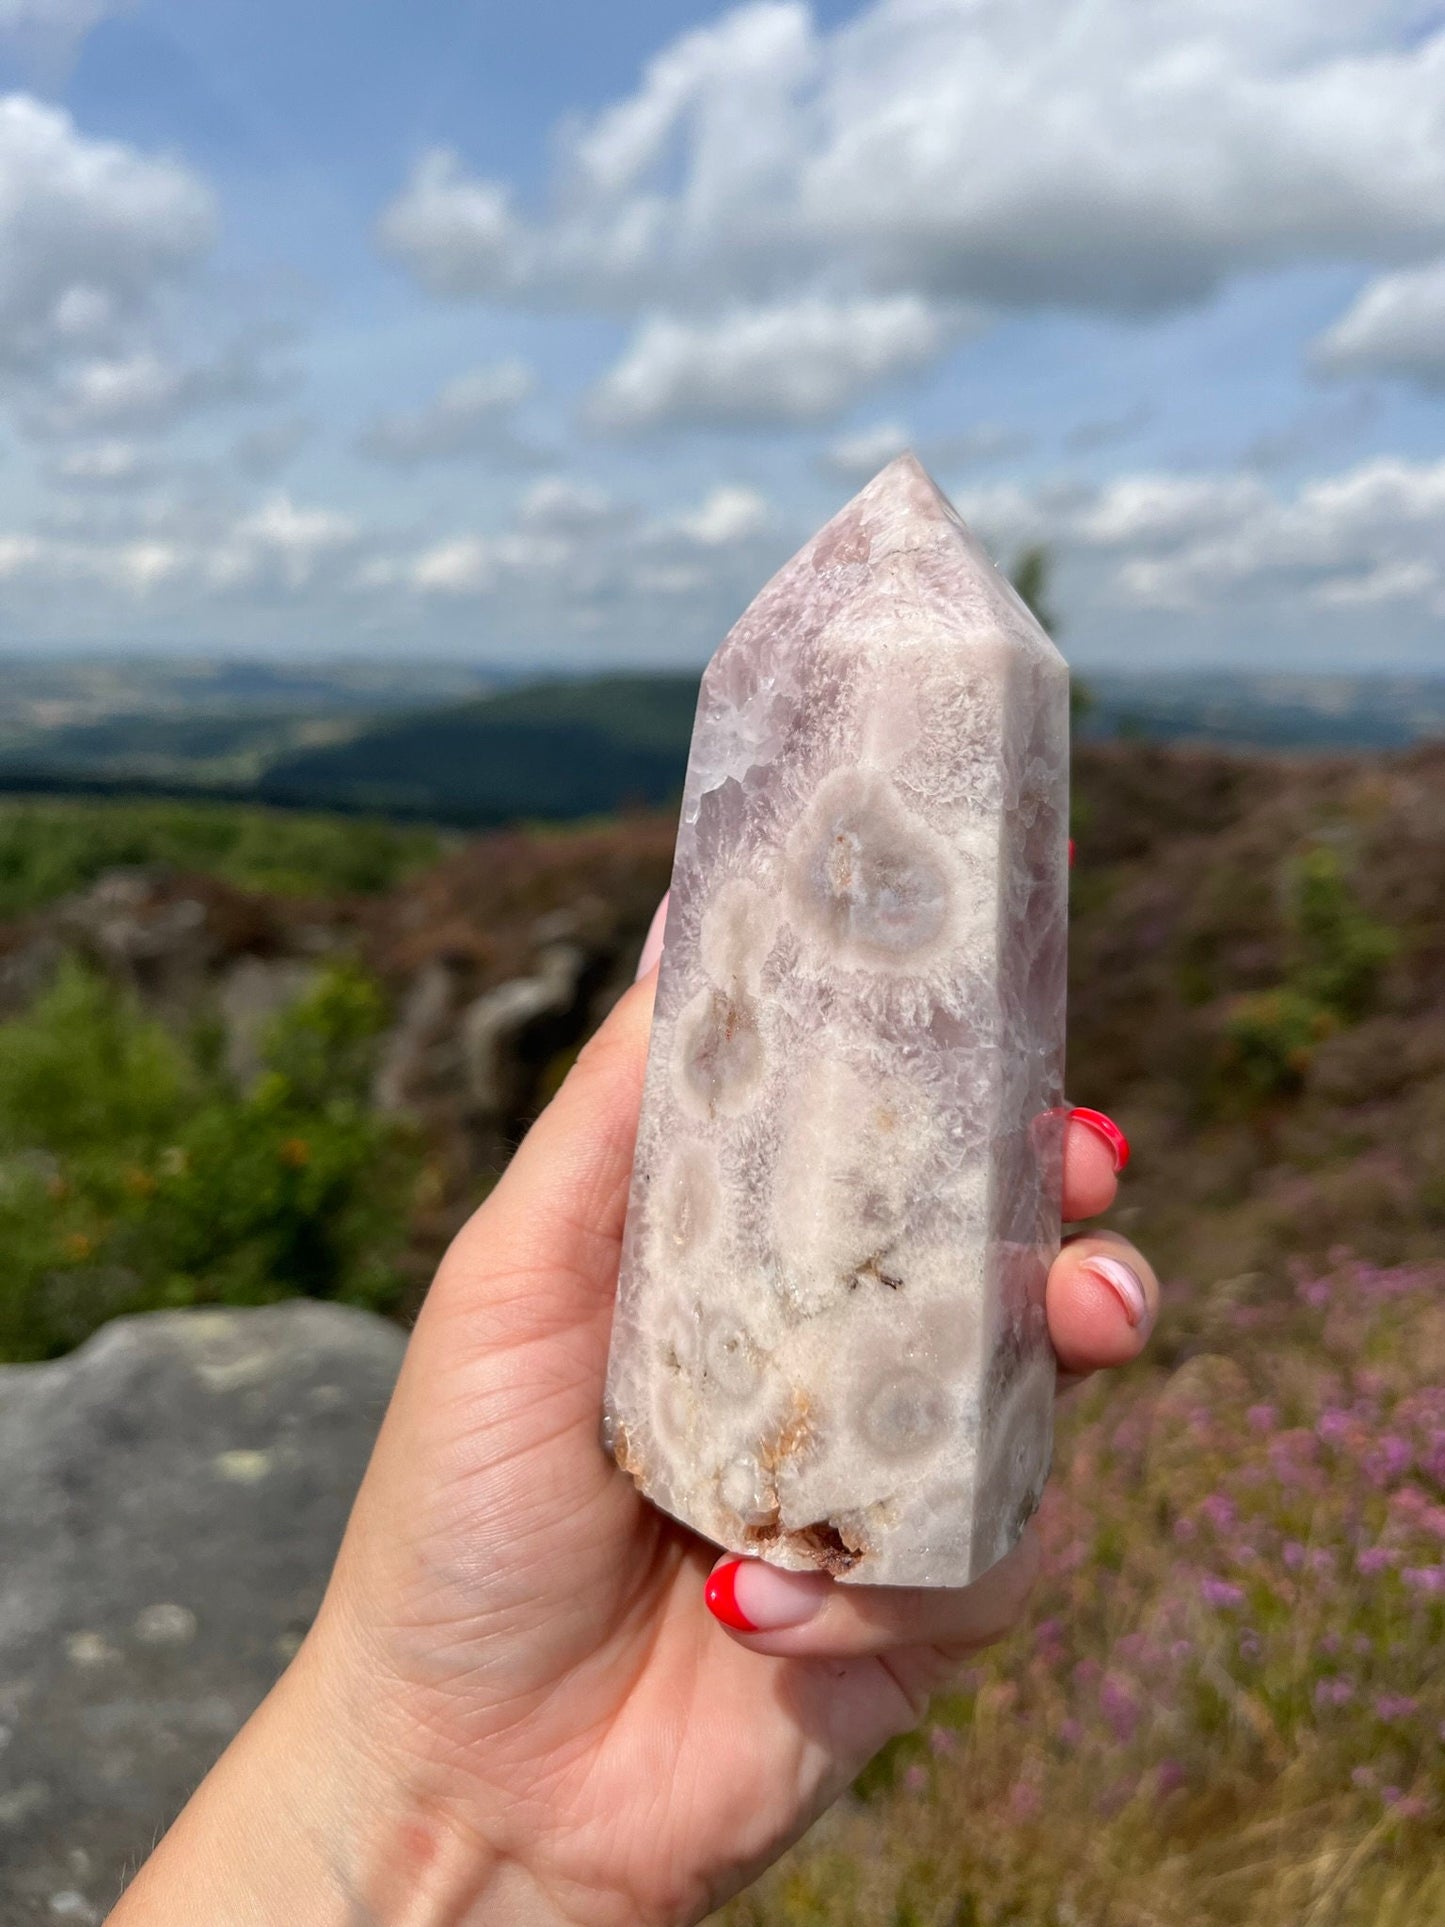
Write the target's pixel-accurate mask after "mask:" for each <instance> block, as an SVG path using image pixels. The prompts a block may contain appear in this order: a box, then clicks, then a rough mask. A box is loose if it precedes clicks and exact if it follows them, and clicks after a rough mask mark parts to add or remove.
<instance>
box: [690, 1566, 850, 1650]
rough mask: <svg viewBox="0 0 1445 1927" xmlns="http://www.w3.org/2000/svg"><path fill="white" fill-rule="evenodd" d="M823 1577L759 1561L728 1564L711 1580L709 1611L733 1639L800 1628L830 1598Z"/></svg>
mask: <svg viewBox="0 0 1445 1927" xmlns="http://www.w3.org/2000/svg"><path fill="white" fill-rule="evenodd" d="M831 1584H832V1582H831V1581H830V1580H829V1579H828V1577H827V1576H826V1574H824V1573H821V1572H783V1571H781V1570H780V1569H779V1568H778V1567H777V1566H767V1565H764V1564H763V1562H762V1560H761V1559H728V1560H726V1561H725V1562H724V1563H723V1564H722V1565H720V1566H718V1567H717V1568H716V1569H715V1570H714V1571H713V1573H712V1575H711V1576H710V1577H709V1579H708V1582H707V1590H706V1592H705V1594H704V1597H705V1598H706V1600H707V1607H708V1611H709V1612H710V1613H711V1614H712V1616H713V1618H714V1619H720V1620H721V1621H722V1623H723V1625H724V1626H731V1627H732V1629H733V1631H734V1632H737V1633H780V1632H783V1631H784V1630H785V1629H786V1628H788V1627H790V1626H803V1625H806V1624H807V1622H808V1621H809V1620H810V1619H812V1618H813V1617H814V1615H815V1614H816V1613H817V1612H818V1610H819V1609H820V1607H821V1606H822V1604H823V1601H824V1600H825V1599H826V1598H827V1597H828V1593H829V1590H830V1588H831Z"/></svg>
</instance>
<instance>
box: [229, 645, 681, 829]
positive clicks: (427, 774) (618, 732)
mask: <svg viewBox="0 0 1445 1927" xmlns="http://www.w3.org/2000/svg"><path fill="white" fill-rule="evenodd" d="M696 703H697V678H696V677H695V676H647V675H636V676H600V677H595V678H592V679H589V680H587V681H582V682H551V683H537V684H534V685H532V686H530V687H528V688H522V689H513V690H506V691H504V692H502V693H501V694H499V695H495V696H489V697H484V698H482V699H481V700H479V701H476V702H470V703H462V704H456V705H452V706H450V707H448V708H445V709H436V710H429V711H426V712H423V713H421V714H418V715H414V716H408V717H401V718H395V719H390V720H387V721H385V722H382V723H379V724H376V725H375V726H373V727H372V728H370V729H366V730H363V731H362V732H360V733H359V734H357V735H355V736H353V737H352V738H351V739H350V740H349V741H347V742H342V743H334V744H329V745H325V746H319V747H317V748H314V749H306V750H300V751H296V752H293V753H291V754H289V755H285V756H281V757H279V758H277V760H276V761H275V762H273V763H272V764H271V765H270V766H269V768H267V769H266V770H265V771H264V773H263V774H262V776H261V777H260V779H259V781H258V782H257V784H256V790H255V794H256V795H257V797H258V798H259V799H260V800H262V801H266V802H272V803H300V802H305V803H307V804H308V805H310V806H313V807H323V808H324V807H331V808H340V809H348V810H358V809H359V810H371V811H378V812H384V813H386V814H388V815H416V816H431V817H437V818H441V819H443V820H446V821H450V822H456V823H463V824H475V825H488V824H498V823H506V822H510V821H514V820H516V819H518V818H528V817H557V818H566V817H581V816H592V815H597V814H601V813H604V812H607V811H611V810H615V809H617V808H619V807H627V806H629V805H638V804H648V803H653V804H656V803H665V802H667V801H669V800H670V799H671V798H672V797H674V796H675V795H676V794H677V793H678V791H679V790H680V789H681V787H682V776H683V769H684V766H685V764H686V761H687V745H688V739H689V737H690V735H691V731H692V719H693V711H694V708H695V706H696Z"/></svg>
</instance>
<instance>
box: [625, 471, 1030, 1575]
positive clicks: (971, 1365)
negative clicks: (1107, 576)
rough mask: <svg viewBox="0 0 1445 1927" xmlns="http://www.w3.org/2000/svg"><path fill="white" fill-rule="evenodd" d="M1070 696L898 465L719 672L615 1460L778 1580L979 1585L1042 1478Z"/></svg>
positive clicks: (673, 986)
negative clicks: (808, 1573)
mask: <svg viewBox="0 0 1445 1927" xmlns="http://www.w3.org/2000/svg"><path fill="white" fill-rule="evenodd" d="M1068 756H1069V696H1068V672H1067V670H1066V668H1065V666H1064V663H1063V661H1062V659H1061V658H1060V656H1059V654H1058V652H1057V651H1056V650H1055V648H1054V646H1053V644H1052V643H1051V642H1050V641H1049V639H1048V637H1047V636H1046V635H1045V634H1044V632H1043V630H1042V629H1041V628H1040V627H1039V625H1038V623H1037V622H1036V621H1035V620H1034V617H1033V616H1032V615H1031V614H1030V612H1029V610H1028V609H1027V608H1026V607H1025V605H1024V603H1023V602H1022V601H1021V600H1020V599H1019V597H1018V596H1017V595H1016V594H1015V593H1014V591H1013V589H1011V588H1010V586H1009V585H1008V583H1007V582H1006V581H1005V580H1004V579H1003V578H1002V576H1000V575H999V573H998V572H997V570H996V569H995V568H994V567H993V564H992V563H991V562H990V561H989V559H988V557H987V556H986V555H985V553H984V551H983V549H982V548H981V547H980V545H979V543H978V542H977V541H976V540H975V539H974V537H973V536H972V535H971V534H970V533H969V531H968V529H967V528H966V527H965V526H964V524H963V523H962V521H961V520H960V519H959V517H958V516H957V514H956V513H955V512H954V510H953V508H952V507H951V505H950V504H949V503H948V502H947V501H946V500H945V499H944V497H943V496H942V495H941V494H940V493H939V491H938V489H937V488H936V487H935V486H934V484H933V483H932V481H931V480H930V479H929V477H928V476H927V474H926V473H925V472H924V470H923V469H922V468H921V467H920V465H919V463H918V462H917V461H916V460H915V459H914V458H913V457H912V456H911V455H905V456H901V457H900V458H899V459H898V460H897V461H895V462H893V463H891V464H890V465H889V467H887V468H886V469H884V470H883V472H882V474H881V475H879V476H877V477H876V478H875V479H874V480H873V481H872V482H870V483H869V485H868V486H867V488H865V489H864V490H863V491H862V493H861V494H860V495H858V496H856V497H855V498H854V500H853V501H851V502H850V503H849V504H848V505H847V507H846V508H844V509H843V510H842V511H841V512H840V513H839V514H838V515H836V516H834V518H833V520H832V521H831V522H829V523H828V525H827V527H826V528H825V529H823V530H822V532H821V533H820V534H819V535H817V536H815V537H814V539H813V540H812V541H811V542H810V543H809V544H808V546H807V547H806V548H805V549H803V550H802V552H801V553H800V554H798V555H797V556H795V557H794V558H793V560H792V561H791V562H789V563H788V564H787V566H786V567H785V568H784V569H782V570H781V571H780V572H779V573H778V574H777V575H776V576H775V577H774V578H773V580H772V581H771V582H770V583H769V584H768V585H767V587H766V588H765V589H764V590H763V591H762V593H761V594H760V595H759V596H758V598H757V600H756V601H755V602H754V603H753V604H752V606H751V607H750V608H749V609H748V610H747V611H746V613H745V614H744V615H743V617H742V618H741V620H740V621H739V622H738V623H737V625H736V627H735V628H734V629H733V630H732V631H731V633H730V634H729V635H728V637H727V638H726V640H725V641H724V642H723V644H722V646H721V648H720V649H719V650H718V652H717V654H716V655H715V656H714V657H713V659H712V662H711V663H710V664H709V666H708V670H707V673H706V675H705V676H704V677H703V683H702V692H701V695H700V698H699V701H698V710H697V723H696V727H695V729H694V732H693V739H692V751H691V755H690V758H689V761H688V770H687V784H686V789H685V792H684V798H683V806H682V821H681V826H680V829H679V832H678V840H677V856H676V862H675V865H674V868H673V873H672V900H671V904H670V906H669V910H668V918H667V934H666V944H665V948H664V951H663V957H662V968H661V973H660V976H659V980H658V987H657V1010H656V1015H655V1017H654V1020H653V1028H652V1042H651V1048H650V1052H649V1056H648V1063H647V1083H646V1091H645V1095H644V1098H643V1106H642V1123H641V1129H640V1132H639V1135H638V1140H637V1158H636V1164H635V1167H634V1172H633V1180H632V1193H631V1201H630V1205H629V1210H628V1218H627V1231H626V1237H625V1241H624V1247H623V1256H622V1271H621V1278H620V1281H619V1286H618V1299H617V1313H616V1319H615V1323H614V1326H613V1336H612V1351H611V1357H610V1360H609V1365H608V1377H607V1394H606V1414H605V1420H604V1436H605V1437H606V1439H607V1442H608V1444H609V1447H610V1449H611V1451H612V1453H613V1455H614V1456H615V1458H616V1459H617V1462H618V1464H619V1465H621V1466H623V1467H625V1468H626V1470H627V1471H628V1472H629V1473H630V1474H631V1475H632V1477H633V1478H634V1479H635V1480H636V1482H637V1484H638V1485H639V1487H640V1488H641V1489H642V1491H643V1492H644V1493H646V1495H647V1496H648V1498H650V1499H651V1500H653V1501H654V1503H655V1504H657V1505H658V1506H660V1507H662V1508H663V1510H665V1511H666V1512H669V1513H671V1514H673V1515H674V1516H675V1517H676V1518H678V1519H681V1520H683V1521H684V1522H685V1523H686V1524H688V1525H689V1526H692V1527H694V1528H695V1529H696V1530H697V1531H698V1532H700V1533H702V1534H703V1535H704V1536H705V1537H707V1538H709V1539H712V1540H715V1541H716V1542H717V1543H718V1544H719V1545H722V1546H726V1547H729V1548H730V1549H732V1550H734V1551H736V1552H747V1553H752V1554H755V1555H757V1556H758V1557H761V1558H763V1559H767V1560H770V1561H771V1562H772V1563H774V1564H775V1565H780V1566H791V1567H796V1568H808V1567H818V1568H822V1569H824V1570H826V1571H828V1572H831V1573H833V1574H834V1575H835V1576H836V1577H837V1578H839V1579H842V1580H846V1581H851V1582H857V1583H860V1584H883V1585H916V1586H961V1585H965V1584H967V1583H968V1582H969V1581H970V1580H972V1579H976V1578H977V1577H978V1576H979V1574H980V1573H982V1572H984V1571H986V1570H987V1568H988V1567H989V1566H991V1565H993V1564H994V1562H995V1561H996V1560H998V1559H1000V1558H1001V1557H1002V1556H1003V1554H1004V1553H1005V1552H1007V1551H1008V1549H1009V1547H1010V1546H1011V1545H1012V1544H1013V1543H1014V1540H1015V1539H1016V1538H1017V1536H1018V1534H1019V1531H1020V1529H1021V1528H1022V1526H1023V1523H1024V1521H1025V1520H1026V1519H1027V1518H1028V1516H1029V1514H1030V1513H1031V1512H1032V1511H1033V1510H1034V1508H1035V1506H1037V1504H1038V1502H1039V1496H1040V1492H1041V1490H1042V1487H1043V1483H1044V1478H1045V1475H1046V1473H1047V1471H1048V1465H1049V1453H1050V1444H1051V1430H1052V1424H1051V1421H1052V1404H1053V1392H1054V1358H1053V1352H1052V1349H1051V1347H1050V1344H1049V1337H1048V1330H1047V1326H1046V1322H1045V1317H1044V1283H1045V1279H1046V1277H1047V1275H1048V1268H1049V1264H1050V1262H1051V1260H1052V1258H1053V1256H1054V1254H1055V1252H1056V1251H1057V1249H1058V1242H1059V1176H1060V1164H1061V1151H1062V1114H1061V1105H1062V1075H1063V1054H1064V974H1065V973H1064V966H1065V951H1066V942H1067V871H1068V863H1067V811H1068Z"/></svg>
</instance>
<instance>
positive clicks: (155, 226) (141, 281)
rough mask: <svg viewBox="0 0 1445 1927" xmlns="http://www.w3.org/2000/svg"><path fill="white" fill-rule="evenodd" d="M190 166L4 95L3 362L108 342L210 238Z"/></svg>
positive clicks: (207, 199) (0, 197)
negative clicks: (97, 135) (94, 135)
mask: <svg viewBox="0 0 1445 1927" xmlns="http://www.w3.org/2000/svg"><path fill="white" fill-rule="evenodd" d="M215 223H216V215H215V207H214V203H213V201H212V198H211V195H210V193H209V191H208V190H207V188H206V187H205V186H204V184H203V183H202V182H201V181H200V180H199V179H198V178H197V176H196V175H194V174H193V173H191V172H190V170H189V169H187V168H185V167H183V166H182V165H181V164H180V163H179V162H177V161H173V160H161V159H154V158H151V157H148V156H146V155H144V154H141V153H139V152H137V150H136V149H135V148H133V147H129V146H126V145H124V144H123V143H121V142H119V141H104V140H92V139H90V138H88V137H87V136H85V135H83V134H81V133H80V132H79V130H78V129H77V128H76V126H75V123H74V122H73V121H72V120H71V118H70V116H69V115H68V114H66V113H64V112H63V111H62V110H61V109H59V108H56V107H50V106H46V105H43V104H42V103H41V102H40V101H38V100H34V99H32V98H30V96H28V95H25V94H11V95H8V96H6V97H4V98H0V361H3V362H8V363H9V364H10V365H11V366H12V367H19V368H22V369H24V368H27V367H33V366H36V365H41V366H43V365H45V364H46V363H47V362H48V361H49V360H50V358H51V357H53V356H55V355H57V354H68V353H73V352H75V351H76V350H78V349H84V348H85V347H86V346H87V344H94V343H99V342H103V341H105V340H106V339H107V338H109V337H110V336H112V335H113V334H114V332H115V330H116V329H117V328H118V327H119V326H120V325H121V324H123V323H124V322H125V321H126V320H127V319H129V318H132V317H134V316H136V315H138V314H143V313H144V312H146V311H147V309H148V308H149V306H150V304H151V303H152V301H153V299H154V297H155V294H156V292H157V290H158V289H159V288H160V287H161V286H162V285H163V284H164V283H166V282H167V281H168V280H171V279H172V278H174V277H175V276H177V275H178V274H180V273H182V272H183V271H184V270H185V269H187V268H189V267H190V266H191V265H192V264H193V263H194V262H195V261H196V260H197V259H198V258H199V257H200V256H201V255H202V254H204V252H205V251H206V249H207V248H208V247H209V246H210V244H211V240H212V237H213V235H214V231H215Z"/></svg>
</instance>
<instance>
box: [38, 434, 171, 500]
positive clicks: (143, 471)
mask: <svg viewBox="0 0 1445 1927" xmlns="http://www.w3.org/2000/svg"><path fill="white" fill-rule="evenodd" d="M151 468H152V464H151V463H150V462H149V461H148V460H147V458H146V457H145V456H144V455H143V454H142V452H141V451H140V449H138V448H137V447H136V446H135V444H134V442H124V441H104V442H87V443H84V444H83V445H82V446H81V447H79V448H72V449H68V450H67V451H66V452H65V453H64V454H63V455H61V456H60V457H59V458H58V459H57V460H56V461H55V462H54V463H53V464H52V465H51V469H50V475H51V479H52V480H53V481H56V482H58V483H61V484H63V485H66V486H70V487H79V488H130V487H132V486H133V485H134V484H135V483H137V482H139V481H141V480H143V479H144V478H145V477H146V476H147V475H149V474H150V473H151Z"/></svg>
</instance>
